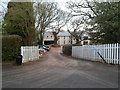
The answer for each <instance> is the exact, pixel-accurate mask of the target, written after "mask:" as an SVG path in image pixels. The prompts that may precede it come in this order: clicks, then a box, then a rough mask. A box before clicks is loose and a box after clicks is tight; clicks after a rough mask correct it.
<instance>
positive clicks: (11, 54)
mask: <svg viewBox="0 0 120 90" xmlns="http://www.w3.org/2000/svg"><path fill="white" fill-rule="evenodd" d="M21 43H22V38H21V37H20V36H18V35H3V36H2V60H3V61H7V60H9V61H11V60H15V58H16V56H17V55H19V54H20V47H21Z"/></svg>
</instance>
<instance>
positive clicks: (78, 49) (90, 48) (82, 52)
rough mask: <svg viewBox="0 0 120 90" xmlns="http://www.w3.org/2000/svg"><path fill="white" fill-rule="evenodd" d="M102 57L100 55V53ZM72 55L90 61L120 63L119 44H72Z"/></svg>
mask: <svg viewBox="0 0 120 90" xmlns="http://www.w3.org/2000/svg"><path fill="white" fill-rule="evenodd" d="M98 53H99V54H100V55H101V56H102V58H103V59H102V58H101V57H100V55H99V54H98ZM72 56H73V57H76V58H83V59H88V60H92V61H100V62H103V61H104V60H105V61H106V63H111V64H120V44H118V43H117V44H103V45H85V46H73V47H72Z"/></svg>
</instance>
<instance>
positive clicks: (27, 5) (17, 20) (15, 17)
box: [3, 2, 35, 45]
mask: <svg viewBox="0 0 120 90" xmlns="http://www.w3.org/2000/svg"><path fill="white" fill-rule="evenodd" d="M7 8H8V10H7V13H6V15H5V17H4V24H3V27H4V29H5V30H6V31H7V33H8V34H17V35H19V36H21V37H22V38H23V41H24V43H23V44H24V45H33V42H34V40H35V17H34V10H33V3H32V2H9V3H8V6H7Z"/></svg>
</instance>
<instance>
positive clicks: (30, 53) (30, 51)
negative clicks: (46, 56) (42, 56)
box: [21, 46, 39, 63]
mask: <svg viewBox="0 0 120 90" xmlns="http://www.w3.org/2000/svg"><path fill="white" fill-rule="evenodd" d="M21 55H22V56H23V58H22V63H25V62H29V61H33V60H38V59H39V50H38V46H22V47H21Z"/></svg>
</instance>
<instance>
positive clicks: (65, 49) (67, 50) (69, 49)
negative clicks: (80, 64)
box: [62, 45, 72, 55]
mask: <svg viewBox="0 0 120 90" xmlns="http://www.w3.org/2000/svg"><path fill="white" fill-rule="evenodd" d="M62 51H63V54H66V55H72V45H64V46H63V48H62Z"/></svg>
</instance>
